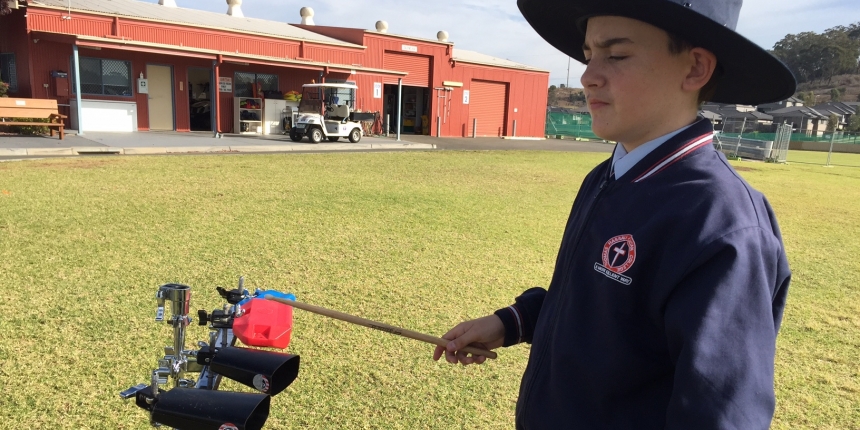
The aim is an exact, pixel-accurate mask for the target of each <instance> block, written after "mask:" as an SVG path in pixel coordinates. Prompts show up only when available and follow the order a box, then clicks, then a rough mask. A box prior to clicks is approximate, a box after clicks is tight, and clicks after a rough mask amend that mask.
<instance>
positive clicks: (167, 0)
mask: <svg viewBox="0 0 860 430" xmlns="http://www.w3.org/2000/svg"><path fill="white" fill-rule="evenodd" d="M158 4H160V5H162V6H167V7H176V2H175V1H174V0H158Z"/></svg>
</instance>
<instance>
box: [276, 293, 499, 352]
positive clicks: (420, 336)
mask: <svg viewBox="0 0 860 430" xmlns="http://www.w3.org/2000/svg"><path fill="white" fill-rule="evenodd" d="M265 298H266V299H268V300H273V301H276V302H279V303H283V304H285V305H289V306H292V307H295V308H299V309H303V310H306V311H308V312H313V313H315V314H319V315H324V316H327V317H329V318H334V319H338V320H341V321H346V322H348V323H352V324H357V325H361V326H365V327H369V328H372V329H376V330H382V331H384V332H386V333H391V334H396V335H399V336H403V337H408V338H410V339H415V340H420V341H423V342H427V343H432V344H433V345H438V346H441V347H445V346H447V345H448V343H449V342H451V341H450V340H445V339H442V338H441V337H436V336H430V335H429V334H424V333H419V332H417V331H412V330H407V329H405V328H400V327H395V326H393V325H388V324H384V323H381V322H377V321H371V320H369V319H365V318H361V317H357V316H354V315H350V314H345V313H343V312H338V311H334V310H331V309H326V308H321V307H319V306H314V305H309V304H307V303H301V302H296V301H293V300H288V299H282V298H278V297H272V296H266V297H265ZM461 351H463V352H468V353H469V354H473V355H483V356H484V357H487V358H493V359H495V358H496V357H497V355H496V353H495V352H493V351H487V350H485V349H481V348H475V347H473V346H467V347H465V348H463V349H461Z"/></svg>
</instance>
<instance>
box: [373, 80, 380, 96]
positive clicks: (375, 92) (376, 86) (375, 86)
mask: <svg viewBox="0 0 860 430" xmlns="http://www.w3.org/2000/svg"><path fill="white" fill-rule="evenodd" d="M373 98H375V99H381V98H382V82H374V83H373Z"/></svg>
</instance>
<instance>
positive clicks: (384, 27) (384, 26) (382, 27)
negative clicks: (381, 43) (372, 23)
mask: <svg viewBox="0 0 860 430" xmlns="http://www.w3.org/2000/svg"><path fill="white" fill-rule="evenodd" d="M376 31H378V32H380V33H388V23H387V22H385V21H376Z"/></svg>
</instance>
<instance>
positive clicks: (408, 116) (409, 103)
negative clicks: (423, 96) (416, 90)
mask: <svg viewBox="0 0 860 430" xmlns="http://www.w3.org/2000/svg"><path fill="white" fill-rule="evenodd" d="M416 106H417V105H416V103H415V96H414V95H411V96H406V97H405V100H404V101H403V132H404V133H414V131H415V124H416V123H417V120H418V118H417V115H416V112H415V109H416Z"/></svg>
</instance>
